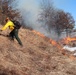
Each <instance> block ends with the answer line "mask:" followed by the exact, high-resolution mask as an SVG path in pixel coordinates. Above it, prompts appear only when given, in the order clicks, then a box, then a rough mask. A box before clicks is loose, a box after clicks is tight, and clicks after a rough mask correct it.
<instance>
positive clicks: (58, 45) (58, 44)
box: [32, 30, 76, 60]
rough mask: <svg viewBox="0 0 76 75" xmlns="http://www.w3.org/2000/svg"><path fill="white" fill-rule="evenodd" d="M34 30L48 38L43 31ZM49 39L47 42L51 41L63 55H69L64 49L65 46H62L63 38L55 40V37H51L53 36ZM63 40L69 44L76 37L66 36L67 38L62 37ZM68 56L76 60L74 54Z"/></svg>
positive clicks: (75, 39)
mask: <svg viewBox="0 0 76 75" xmlns="http://www.w3.org/2000/svg"><path fill="white" fill-rule="evenodd" d="M32 32H33V33H35V34H37V35H39V36H40V37H42V38H46V36H45V35H43V34H41V33H40V32H38V31H35V30H32ZM48 39H49V40H48V41H47V42H50V44H52V45H53V46H55V47H57V48H58V49H59V51H60V52H61V53H62V54H63V55H65V56H68V55H67V53H65V51H64V49H63V46H62V44H63V43H60V41H61V40H60V41H55V40H53V39H51V38H48ZM62 41H63V42H64V43H65V44H66V45H67V44H69V43H70V42H72V41H76V38H71V37H66V38H64V39H62ZM68 57H69V58H70V59H71V60H75V59H76V58H75V57H74V56H72V55H69V56H68Z"/></svg>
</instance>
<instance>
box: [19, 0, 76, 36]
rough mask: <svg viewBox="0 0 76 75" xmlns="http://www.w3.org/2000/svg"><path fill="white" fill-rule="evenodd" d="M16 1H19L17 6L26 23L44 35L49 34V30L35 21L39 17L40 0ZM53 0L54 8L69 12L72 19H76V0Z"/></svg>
mask: <svg viewBox="0 0 76 75" xmlns="http://www.w3.org/2000/svg"><path fill="white" fill-rule="evenodd" d="M18 1H19V2H20V3H19V8H20V10H21V11H22V13H21V14H22V15H23V17H24V20H25V21H26V22H27V23H28V24H27V25H29V26H31V27H32V28H33V29H35V30H38V31H40V32H42V33H43V34H45V35H46V36H51V34H50V32H48V31H47V29H45V27H44V26H42V25H40V24H38V23H37V19H38V17H39V16H38V14H39V11H40V9H39V3H40V1H41V0H18ZM53 1H54V6H55V7H56V8H58V9H62V10H64V11H65V12H69V13H71V15H72V16H73V18H74V20H75V21H76V0H53ZM25 14H26V15H25ZM28 14H29V15H28ZM26 19H27V20H26ZM26 22H25V23H26ZM29 23H30V24H29Z"/></svg>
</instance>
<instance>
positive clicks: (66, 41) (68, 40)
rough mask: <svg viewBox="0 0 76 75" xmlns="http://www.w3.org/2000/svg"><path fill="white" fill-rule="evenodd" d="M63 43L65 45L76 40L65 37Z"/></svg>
mask: <svg viewBox="0 0 76 75" xmlns="http://www.w3.org/2000/svg"><path fill="white" fill-rule="evenodd" d="M63 41H64V43H65V44H69V42H71V41H76V38H75V37H72V38H71V37H66V38H65V39H64V40H63Z"/></svg>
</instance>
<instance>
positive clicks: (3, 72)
mask: <svg viewBox="0 0 76 75" xmlns="http://www.w3.org/2000/svg"><path fill="white" fill-rule="evenodd" d="M7 33H8V32H7V31H6V32H5V31H3V32H1V35H0V75H76V60H71V59H70V58H68V57H67V56H64V55H63V54H61V52H59V49H58V48H57V47H55V46H53V45H52V44H50V43H49V42H47V40H46V39H44V38H42V37H40V36H39V35H37V34H35V33H33V32H32V31H31V30H28V29H20V32H19V37H20V39H21V40H22V42H23V45H24V46H23V47H21V46H20V45H19V44H18V43H17V41H16V40H14V42H13V41H11V40H10V39H9V38H8V37H6V36H4V35H6V34H7ZM2 34H3V35H2Z"/></svg>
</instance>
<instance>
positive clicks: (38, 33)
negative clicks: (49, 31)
mask: <svg viewBox="0 0 76 75" xmlns="http://www.w3.org/2000/svg"><path fill="white" fill-rule="evenodd" d="M32 32H33V33H35V34H37V35H39V36H41V37H42V38H44V37H45V36H44V35H43V34H41V33H40V32H37V31H35V30H32Z"/></svg>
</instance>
